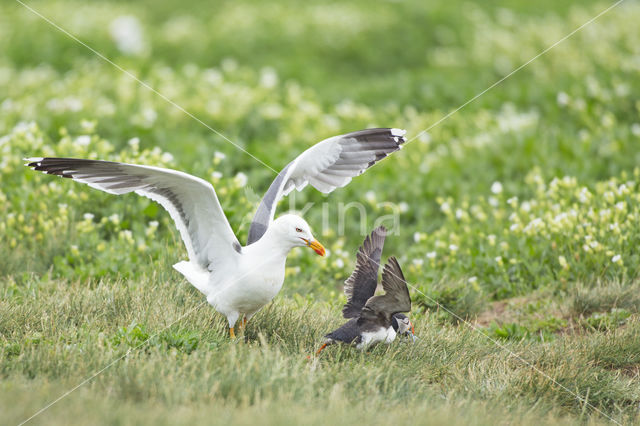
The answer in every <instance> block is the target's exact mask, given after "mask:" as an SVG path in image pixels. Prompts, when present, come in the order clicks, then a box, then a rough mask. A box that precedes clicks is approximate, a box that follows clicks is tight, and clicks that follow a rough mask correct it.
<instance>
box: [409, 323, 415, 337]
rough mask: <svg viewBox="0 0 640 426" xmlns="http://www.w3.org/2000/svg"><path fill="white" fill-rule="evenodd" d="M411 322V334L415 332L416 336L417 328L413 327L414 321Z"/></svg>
mask: <svg viewBox="0 0 640 426" xmlns="http://www.w3.org/2000/svg"><path fill="white" fill-rule="evenodd" d="M409 324H410V325H411V334H413V335H414V336H415V335H416V330H415V329H414V328H413V323H412V322H409Z"/></svg>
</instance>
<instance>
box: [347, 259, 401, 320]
mask: <svg viewBox="0 0 640 426" xmlns="http://www.w3.org/2000/svg"><path fill="white" fill-rule="evenodd" d="M382 288H384V291H385V294H383V295H381V296H373V297H372V298H371V299H369V300H368V301H367V303H366V304H365V306H364V308H363V309H362V313H361V314H360V318H359V319H358V324H362V323H364V322H366V321H378V322H380V325H384V326H385V327H389V326H391V317H392V316H393V314H397V313H399V312H409V311H410V310H411V295H410V294H409V289H408V288H407V282H406V281H405V279H404V275H403V274H402V269H400V265H399V264H398V261H397V260H396V258H395V257H390V258H389V260H388V261H387V264H386V265H384V269H383V270H382Z"/></svg>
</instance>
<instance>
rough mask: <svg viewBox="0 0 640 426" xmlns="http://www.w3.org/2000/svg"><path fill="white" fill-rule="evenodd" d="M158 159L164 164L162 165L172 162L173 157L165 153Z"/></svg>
mask: <svg viewBox="0 0 640 426" xmlns="http://www.w3.org/2000/svg"><path fill="white" fill-rule="evenodd" d="M160 159H161V160H162V161H163V162H164V163H170V162H172V161H173V155H171V153H169V152H165V153H163V154H162V157H160Z"/></svg>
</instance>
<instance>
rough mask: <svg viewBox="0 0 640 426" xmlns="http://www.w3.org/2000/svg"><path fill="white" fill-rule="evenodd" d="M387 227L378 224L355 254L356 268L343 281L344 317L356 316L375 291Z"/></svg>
mask: <svg viewBox="0 0 640 426" xmlns="http://www.w3.org/2000/svg"><path fill="white" fill-rule="evenodd" d="M386 235H387V229H386V228H385V227H384V226H379V227H378V228H376V229H374V230H373V232H371V235H368V236H367V238H365V240H364V242H363V243H362V245H361V246H360V248H359V249H358V254H357V255H356V268H355V269H354V270H353V272H352V273H351V275H350V276H349V278H347V280H346V281H345V282H344V293H345V294H346V295H347V304H346V305H344V308H342V315H343V316H344V317H345V318H357V317H359V316H360V311H362V308H363V307H364V305H365V303H367V300H369V298H371V297H372V296H373V295H374V293H375V292H376V287H377V286H378V268H379V267H380V256H381V255H382V247H383V245H384V238H385V236H386Z"/></svg>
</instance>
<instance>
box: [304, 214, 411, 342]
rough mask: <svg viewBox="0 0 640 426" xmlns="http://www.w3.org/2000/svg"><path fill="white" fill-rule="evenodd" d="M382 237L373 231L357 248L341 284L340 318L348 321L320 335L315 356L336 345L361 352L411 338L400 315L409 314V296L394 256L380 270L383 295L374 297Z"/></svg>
mask: <svg viewBox="0 0 640 426" xmlns="http://www.w3.org/2000/svg"><path fill="white" fill-rule="evenodd" d="M386 234H387V229H386V228H385V227H384V226H380V227H378V228H376V229H374V230H373V232H371V234H370V235H368V236H367V237H366V238H365V240H364V242H363V243H362V245H361V246H360V248H359V249H358V252H357V254H356V267H355V269H354V271H353V273H352V274H351V275H350V276H349V278H347V280H346V281H345V283H344V292H345V295H346V296H347V303H346V304H345V305H344V307H343V309H342V315H343V317H344V318H346V319H348V321H347V322H346V323H345V324H343V325H342V326H341V327H340V328H338V329H336V330H334V331H332V332H331V333H328V334H326V335H325V336H324V338H325V340H324V343H323V344H322V346H321V347H320V349H318V351H317V352H316V355H319V354H320V352H322V350H323V349H325V348H326V347H327V346H329V345H333V344H336V343H344V344H351V345H355V347H356V349H358V350H363V349H366V348H368V347H370V346H372V345H375V344H376V343H379V342H384V343H386V344H389V343H391V342H393V341H394V340H395V339H396V336H398V335H407V336H411V337H412V338H415V329H414V327H413V324H412V323H411V321H410V320H409V318H408V317H407V316H406V315H405V314H404V312H409V311H411V297H410V295H409V289H408V288H407V282H406V281H405V279H404V275H403V274H402V269H401V268H400V265H399V264H398V260H397V259H396V258H395V257H393V256H392V257H390V258H389V259H388V260H387V263H386V264H385V266H384V268H383V270H382V282H381V284H382V288H383V289H384V291H385V294H382V295H378V296H374V294H375V291H376V287H377V286H378V269H379V267H380V257H381V255H382V247H383V245H384V240H385V237H386Z"/></svg>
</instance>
